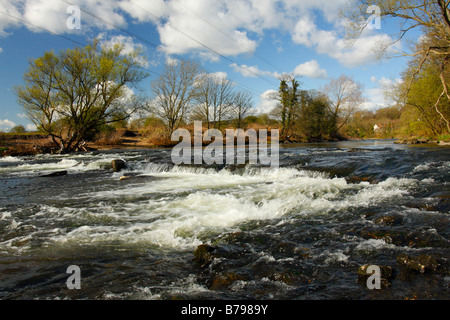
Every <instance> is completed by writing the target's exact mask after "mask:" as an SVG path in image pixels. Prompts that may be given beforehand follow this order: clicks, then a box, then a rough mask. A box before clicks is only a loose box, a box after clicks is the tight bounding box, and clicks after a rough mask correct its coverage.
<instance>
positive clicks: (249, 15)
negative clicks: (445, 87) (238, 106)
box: [0, 0, 390, 76]
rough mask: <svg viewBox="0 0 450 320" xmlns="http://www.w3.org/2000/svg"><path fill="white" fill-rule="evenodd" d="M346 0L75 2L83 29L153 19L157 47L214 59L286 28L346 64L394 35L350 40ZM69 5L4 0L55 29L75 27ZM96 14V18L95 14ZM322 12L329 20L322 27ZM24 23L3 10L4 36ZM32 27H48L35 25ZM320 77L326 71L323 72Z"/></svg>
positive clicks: (3, 4)
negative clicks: (343, 10) (343, 12)
mask: <svg viewBox="0 0 450 320" xmlns="http://www.w3.org/2000/svg"><path fill="white" fill-rule="evenodd" d="M346 1H347V0H336V1H329V0H316V1H310V0H278V1H273V0H226V1H223V0H183V1H180V0H152V1H148V0H133V1H127V0H119V1H114V0H105V1H98V0H71V1H70V3H73V4H75V5H78V6H79V7H80V8H81V9H82V14H81V29H82V30H81V32H87V31H89V30H92V28H96V29H95V30H96V31H98V30H97V29H100V30H109V29H113V28H114V26H118V27H120V28H125V27H127V25H128V23H130V22H131V23H136V24H144V23H151V24H153V25H155V26H156V29H157V32H158V34H159V40H160V48H161V49H162V50H163V51H165V52H166V54H167V55H170V54H174V55H175V54H195V55H197V56H200V57H202V58H204V59H208V60H212V61H217V60H219V58H220V56H221V55H223V56H237V55H241V54H249V53H250V54H251V53H254V52H255V50H256V49H257V47H258V44H259V42H260V39H261V38H262V37H264V36H265V31H266V30H271V29H273V30H275V29H276V30H280V31H282V32H289V33H290V34H291V38H292V40H293V42H294V43H296V44H299V45H304V46H307V47H310V48H313V49H314V50H315V51H316V52H317V53H318V54H327V55H329V56H331V57H332V58H334V59H336V60H338V61H339V62H340V63H342V64H343V65H346V66H357V65H363V64H365V63H368V62H371V61H373V60H375V59H376V58H377V55H376V49H377V48H378V47H379V46H380V45H381V44H383V43H386V42H387V41H389V40H390V37H389V36H388V35H386V34H382V33H376V34H370V33H366V34H363V35H362V36H361V37H360V38H359V39H358V40H357V41H356V42H355V43H354V44H353V46H348V44H347V43H346V41H345V40H344V39H343V37H342V35H341V34H340V32H341V31H342V26H343V22H342V20H340V19H339V18H338V16H337V13H338V11H339V8H340V7H341V6H342V4H343V3H345V2H346ZM68 6H69V4H68V3H66V2H65V1H61V0H20V1H12V0H0V10H1V11H3V12H6V13H8V14H10V15H13V16H16V17H18V18H21V19H25V20H27V21H29V22H31V23H32V24H35V25H39V26H41V27H43V28H45V29H47V30H50V31H52V32H55V33H60V34H62V33H71V32H74V31H73V30H71V29H70V28H68V27H67V19H68V13H67V8H68ZM92 15H94V16H95V17H93V16H92ZM318 16H320V17H321V20H324V21H327V22H328V23H329V24H331V25H332V27H333V30H331V31H330V30H322V29H321V28H319V27H318V25H317V24H316V21H318ZM21 24H22V22H20V21H18V20H15V19H13V18H11V17H10V16H8V15H1V14H0V36H1V35H8V31H9V30H11V29H12V28H13V27H17V26H19V25H21ZM24 26H25V27H26V28H28V29H30V30H31V31H33V32H42V31H43V30H42V29H40V28H37V27H35V26H33V25H30V24H24ZM322 76H323V74H322Z"/></svg>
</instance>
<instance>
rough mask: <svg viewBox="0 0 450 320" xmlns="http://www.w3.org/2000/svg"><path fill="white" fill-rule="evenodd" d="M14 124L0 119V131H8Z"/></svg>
mask: <svg viewBox="0 0 450 320" xmlns="http://www.w3.org/2000/svg"><path fill="white" fill-rule="evenodd" d="M15 125H16V124H15V123H14V122H12V121H10V120H8V119H5V120H2V119H0V130H2V131H4V130H9V129H11V128H13V127H14V126H15Z"/></svg>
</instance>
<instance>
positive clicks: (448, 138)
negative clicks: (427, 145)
mask: <svg viewBox="0 0 450 320" xmlns="http://www.w3.org/2000/svg"><path fill="white" fill-rule="evenodd" d="M437 139H438V140H439V141H447V142H448V141H450V134H441V135H440V136H438V137H437Z"/></svg>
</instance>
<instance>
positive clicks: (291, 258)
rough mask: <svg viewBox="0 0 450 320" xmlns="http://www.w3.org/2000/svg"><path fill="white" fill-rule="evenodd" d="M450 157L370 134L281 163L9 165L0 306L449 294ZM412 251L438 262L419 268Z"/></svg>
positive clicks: (135, 160) (134, 158)
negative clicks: (71, 286) (378, 268)
mask: <svg viewBox="0 0 450 320" xmlns="http://www.w3.org/2000/svg"><path fill="white" fill-rule="evenodd" d="M449 155H450V148H448V147H437V146H435V147H433V146H429V145H428V146H426V147H424V146H421V147H416V146H405V145H395V144H393V141H386V140H385V141H379V140H369V141H348V142H339V143H324V144H295V145H284V146H283V145H282V146H280V168H279V169H273V168H272V169H271V168H263V167H257V166H249V165H246V166H239V165H229V166H214V165H212V166H201V167H200V166H174V165H173V164H171V160H170V150H127V151H107V152H89V153H84V154H72V155H53V156H51V155H41V156H36V157H6V158H2V159H0V201H1V202H0V273H1V274H2V277H0V298H10V299H23V298H39V299H45V298H51V299H55V298H60V299H64V298H89V299H171V298H189V299H203V298H209V299H222V298H235V299H248V298H253V299H299V298H300V299H342V298H351V299H404V298H408V297H412V296H416V297H419V298H423V299H429V298H438V299H442V298H449V295H448V292H449V290H448V285H449V282H448V279H449V276H448V259H449V251H448V250H449V244H450V242H449V233H450V228H449V224H448V222H449V215H448V214H449V209H450V202H449V199H450V187H449V180H450V179H449V178H450V170H449V168H450V157H449ZM114 159H123V160H125V161H126V162H127V163H128V165H129V166H128V168H127V169H126V170H125V171H122V172H119V173H114V172H112V169H111V161H112V160H114ZM60 170H65V171H67V175H64V176H57V177H42V176H43V175H45V174H48V173H51V172H55V171H60ZM121 176H127V177H129V178H128V179H125V180H120V177H121ZM202 244H207V246H201V245H202ZM199 246H200V247H199ZM197 248H209V249H208V250H209V251H208V252H207V254H205V255H201V258H199V252H200V253H201V251H199V249H197ZM196 249H197V251H196ZM194 252H196V256H194ZM405 254H406V255H408V257H412V258H415V257H418V256H423V257H424V256H426V257H427V259H428V260H427V261H432V263H431V262H430V265H429V266H428V265H427V266H425V267H424V270H425V271H426V272H423V273H421V272H416V273H417V274H415V273H414V272H415V271H414V268H413V267H412V264H411V263H410V264H409V265H406V264H402V263H401V261H403V260H401V258H399V257H402V255H405ZM205 257H206V258H205ZM430 259H431V260H430ZM408 261H409V260H408ZM364 264H373V265H383V266H390V267H391V268H392V269H393V270H394V271H395V276H394V277H393V278H392V279H389V286H388V287H386V288H383V289H382V290H379V291H377V292H374V291H371V290H368V289H367V288H366V287H365V285H364V284H361V281H358V274H357V271H358V268H359V267H360V266H362V265H364ZM70 265H78V266H80V268H81V273H82V289H81V290H68V289H67V287H66V285H65V281H66V279H67V277H68V276H69V275H68V274H66V273H65V272H66V269H67V267H68V266H70Z"/></svg>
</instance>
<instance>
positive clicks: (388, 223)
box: [374, 216, 403, 226]
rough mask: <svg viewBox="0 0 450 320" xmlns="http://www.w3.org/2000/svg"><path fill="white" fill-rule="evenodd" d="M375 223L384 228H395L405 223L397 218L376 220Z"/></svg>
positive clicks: (390, 217)
mask: <svg viewBox="0 0 450 320" xmlns="http://www.w3.org/2000/svg"><path fill="white" fill-rule="evenodd" d="M374 222H375V223H376V224H379V225H383V226H395V225H399V224H401V223H402V222H403V218H402V217H396V216H384V217H380V218H377V219H375V220H374Z"/></svg>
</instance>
